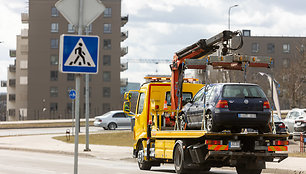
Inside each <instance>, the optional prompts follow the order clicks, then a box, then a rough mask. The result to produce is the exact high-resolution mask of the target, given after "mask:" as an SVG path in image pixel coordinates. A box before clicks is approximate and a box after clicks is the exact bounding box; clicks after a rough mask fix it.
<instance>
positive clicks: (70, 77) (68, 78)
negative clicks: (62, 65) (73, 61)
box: [67, 73, 74, 81]
mask: <svg viewBox="0 0 306 174" xmlns="http://www.w3.org/2000/svg"><path fill="white" fill-rule="evenodd" d="M67 81H74V74H69V73H68V74H67Z"/></svg>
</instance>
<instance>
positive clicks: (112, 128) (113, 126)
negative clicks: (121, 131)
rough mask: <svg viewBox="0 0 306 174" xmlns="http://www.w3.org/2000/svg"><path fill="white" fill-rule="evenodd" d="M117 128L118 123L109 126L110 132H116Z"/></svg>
mask: <svg viewBox="0 0 306 174" xmlns="http://www.w3.org/2000/svg"><path fill="white" fill-rule="evenodd" d="M116 128H117V124H116V123H109V124H108V129H109V130H115V129H116Z"/></svg>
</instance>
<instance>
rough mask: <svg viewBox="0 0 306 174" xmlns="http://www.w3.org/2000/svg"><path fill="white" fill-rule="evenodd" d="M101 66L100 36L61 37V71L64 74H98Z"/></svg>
mask: <svg viewBox="0 0 306 174" xmlns="http://www.w3.org/2000/svg"><path fill="white" fill-rule="evenodd" d="M98 66H99V36H87V35H86V36H85V35H66V34H63V35H61V37H60V50H59V70H60V71H61V72H63V73H78V74H96V73H98Z"/></svg>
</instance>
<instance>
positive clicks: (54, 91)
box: [50, 87, 58, 97]
mask: <svg viewBox="0 0 306 174" xmlns="http://www.w3.org/2000/svg"><path fill="white" fill-rule="evenodd" d="M57 96H58V88H57V87H51V88H50V97H57Z"/></svg>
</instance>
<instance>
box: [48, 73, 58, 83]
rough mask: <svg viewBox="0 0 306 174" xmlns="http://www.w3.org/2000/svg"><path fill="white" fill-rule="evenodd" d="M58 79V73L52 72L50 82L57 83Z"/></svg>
mask: <svg viewBox="0 0 306 174" xmlns="http://www.w3.org/2000/svg"><path fill="white" fill-rule="evenodd" d="M57 79H58V71H51V72H50V80H51V81H57Z"/></svg>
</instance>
